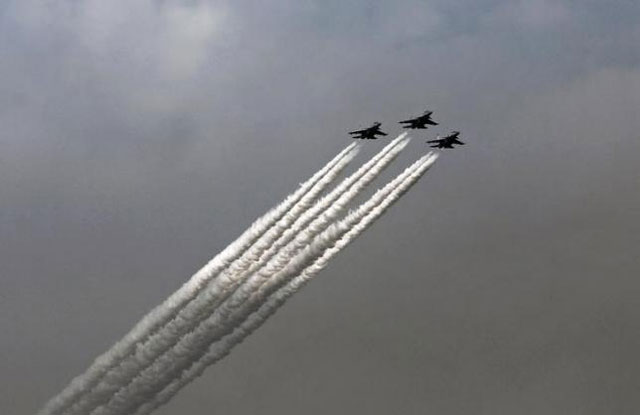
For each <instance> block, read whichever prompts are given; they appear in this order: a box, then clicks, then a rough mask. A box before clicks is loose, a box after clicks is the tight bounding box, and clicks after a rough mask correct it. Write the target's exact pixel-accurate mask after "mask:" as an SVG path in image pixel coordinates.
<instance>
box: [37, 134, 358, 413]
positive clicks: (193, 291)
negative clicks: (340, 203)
mask: <svg viewBox="0 0 640 415" xmlns="http://www.w3.org/2000/svg"><path fill="white" fill-rule="evenodd" d="M358 150H359V147H358V146H357V144H355V143H354V144H351V145H349V146H347V147H346V148H345V149H344V150H342V151H341V152H340V153H339V154H338V155H337V156H336V157H334V158H333V159H332V160H330V161H329V162H328V163H327V164H326V165H325V166H324V167H323V168H322V169H320V170H319V171H318V172H317V173H315V174H314V175H313V176H312V177H311V178H310V179H308V180H307V181H306V182H304V183H303V184H301V185H300V187H299V188H298V189H297V190H296V191H295V192H294V193H292V194H291V195H289V196H288V197H287V198H286V199H285V200H284V201H283V202H282V203H280V204H279V205H278V206H276V207H275V208H273V209H271V210H270V211H268V212H267V213H266V214H265V215H263V216H262V217H260V218H259V219H257V220H256V221H255V222H254V223H253V224H251V226H250V227H249V228H248V229H247V230H246V231H245V232H244V233H243V234H242V235H241V236H240V237H239V238H237V239H236V240H235V241H234V242H232V243H231V244H230V245H228V246H227V247H226V248H225V249H224V250H223V251H222V252H220V253H219V254H218V255H216V257H215V258H213V259H212V260H211V261H209V263H207V264H206V265H205V266H204V267H203V268H201V269H200V270H199V271H198V272H197V273H196V274H194V275H193V276H192V277H191V278H190V279H189V280H188V281H187V282H186V283H185V284H183V285H182V287H180V288H179V289H178V290H177V291H175V292H174V293H173V294H172V295H171V296H170V297H169V298H167V299H166V300H165V301H164V302H163V303H162V304H161V305H159V306H157V307H156V308H154V309H153V310H151V311H150V312H149V313H148V314H147V315H146V316H144V317H143V318H142V320H141V321H140V322H138V324H136V326H134V328H133V329H132V330H131V331H130V332H129V333H128V334H127V335H125V336H124V337H123V338H122V339H121V340H120V341H118V342H117V343H116V344H115V345H114V346H113V347H112V348H111V349H109V350H108V351H107V352H106V353H105V354H103V355H102V356H100V357H98V358H97V359H96V360H95V361H94V362H93V364H92V365H91V366H90V367H89V368H88V369H87V370H86V371H85V373H84V374H83V375H80V376H78V377H76V378H74V379H73V380H72V381H71V382H70V384H69V385H68V386H67V387H66V388H65V389H64V390H63V391H62V392H61V393H59V394H58V395H56V396H55V397H53V398H52V399H51V400H50V401H49V402H48V403H47V404H46V405H45V406H44V407H43V408H42V409H41V410H40V411H39V413H38V414H39V415H55V414H60V413H63V411H64V410H65V409H66V408H68V407H69V406H70V405H72V404H74V403H75V402H76V401H77V400H78V399H80V397H81V396H82V395H83V394H85V393H86V392H87V391H88V390H90V389H91V388H92V387H93V386H94V385H95V384H96V383H97V382H98V381H99V380H100V379H101V377H102V376H104V375H105V374H106V373H107V372H108V371H109V370H111V369H112V368H113V367H115V366H117V365H118V364H119V362H120V361H121V360H122V359H123V358H125V357H126V356H128V355H130V354H131V353H132V352H133V351H135V347H136V344H137V343H139V342H142V341H144V340H146V339H147V338H148V337H149V336H150V335H152V334H153V333H154V332H156V331H157V330H158V329H159V328H160V327H161V326H162V325H164V324H166V323H167V322H168V321H170V320H172V319H173V318H175V316H176V314H177V313H178V312H179V310H180V309H181V308H183V307H184V306H185V305H186V304H187V303H188V302H190V301H191V300H193V298H195V297H196V296H197V295H198V294H199V293H200V292H201V291H202V289H203V288H204V287H205V286H206V284H207V283H208V282H210V281H211V280H212V279H213V278H215V277H216V276H217V275H218V274H219V273H220V272H221V271H222V270H223V269H225V268H226V267H228V266H229V264H230V263H232V262H233V261H234V260H236V259H237V258H238V257H239V256H240V255H241V254H243V253H244V252H245V251H246V250H247V249H248V248H249V247H251V246H252V245H253V244H254V243H255V242H256V241H257V240H259V239H260V238H261V237H262V236H263V235H264V234H265V233H266V232H268V231H269V230H270V229H271V228H273V226H274V225H275V224H276V223H277V222H278V221H279V220H281V218H282V217H283V216H284V215H285V214H286V213H288V212H289V211H290V210H293V209H296V208H297V212H298V214H300V213H302V212H303V211H304V210H306V209H307V208H308V207H309V206H310V204H311V203H312V202H313V201H314V200H315V199H316V198H317V196H318V195H319V194H320V193H321V192H322V191H323V190H324V189H325V188H326V186H328V185H329V184H330V183H331V182H332V181H333V180H334V179H335V178H336V177H337V176H338V174H339V173H340V172H341V171H342V170H343V169H344V167H346V165H347V164H348V163H349V162H350V161H351V160H352V159H353V158H354V157H355V155H356V154H357V152H358Z"/></svg>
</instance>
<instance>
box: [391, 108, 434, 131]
mask: <svg viewBox="0 0 640 415" xmlns="http://www.w3.org/2000/svg"><path fill="white" fill-rule="evenodd" d="M431 114H433V111H425V112H424V113H423V114H422V115H420V116H418V117H416V118H411V119H408V120H404V121H400V124H403V125H402V127H404V128H420V129H426V128H428V127H427V124H428V125H438V123H437V122H435V121H433V120H432V119H431Z"/></svg>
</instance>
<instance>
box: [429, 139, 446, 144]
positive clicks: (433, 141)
mask: <svg viewBox="0 0 640 415" xmlns="http://www.w3.org/2000/svg"><path fill="white" fill-rule="evenodd" d="M443 142H444V140H442V139H440V140H429V141H427V143H443Z"/></svg>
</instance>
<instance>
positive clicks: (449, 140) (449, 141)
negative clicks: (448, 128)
mask: <svg viewBox="0 0 640 415" xmlns="http://www.w3.org/2000/svg"><path fill="white" fill-rule="evenodd" d="M459 135H460V131H452V132H451V134H449V135H447V136H445V137H444V138H440V136H438V138H437V139H436V140H429V141H427V143H435V144H434V145H432V146H429V147H433V148H455V147H454V146H453V145H454V144H458V145H461V146H463V145H464V143H463V142H462V141H460V140H458V136H459Z"/></svg>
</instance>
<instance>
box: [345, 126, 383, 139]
mask: <svg viewBox="0 0 640 415" xmlns="http://www.w3.org/2000/svg"><path fill="white" fill-rule="evenodd" d="M381 125H382V124H380V123H379V122H374V123H373V125H372V126H371V127H369V128H365V129H364V130H356V131H349V134H351V135H352V136H353V138H360V139H365V138H366V139H367V140H375V139H377V138H378V137H376V135H387V133H384V132H382V131H380V126H381Z"/></svg>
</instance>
